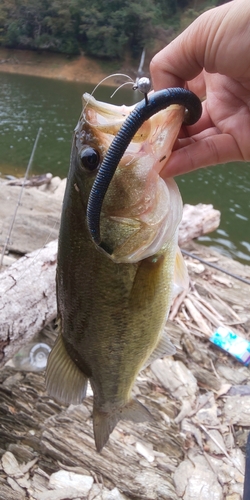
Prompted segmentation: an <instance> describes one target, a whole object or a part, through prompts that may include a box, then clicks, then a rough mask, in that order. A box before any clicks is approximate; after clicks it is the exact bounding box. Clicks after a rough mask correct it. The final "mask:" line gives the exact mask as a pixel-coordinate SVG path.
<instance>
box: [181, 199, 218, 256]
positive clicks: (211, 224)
mask: <svg viewBox="0 0 250 500" xmlns="http://www.w3.org/2000/svg"><path fill="white" fill-rule="evenodd" d="M219 225H220V212H219V210H215V209H214V207H213V205H203V203H199V204H198V205H188V204H185V205H184V207H183V216H182V221H181V224H180V228H179V239H178V242H179V246H180V247H181V246H183V245H186V244H187V243H188V241H190V240H193V239H195V238H199V236H202V235H203V234H207V233H212V231H215V229H217V227H219Z"/></svg>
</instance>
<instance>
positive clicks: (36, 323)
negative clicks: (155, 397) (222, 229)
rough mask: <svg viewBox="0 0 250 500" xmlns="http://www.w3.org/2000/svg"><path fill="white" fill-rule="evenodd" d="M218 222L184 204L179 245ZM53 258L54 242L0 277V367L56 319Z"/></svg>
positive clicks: (207, 210)
mask: <svg viewBox="0 0 250 500" xmlns="http://www.w3.org/2000/svg"><path fill="white" fill-rule="evenodd" d="M186 207H187V208H186ZM219 221H220V212H219V211H218V210H214V209H213V207H212V205H202V204H199V205H197V206H196V207H191V205H185V207H184V212H183V220H182V223H181V225H180V242H181V245H184V244H186V243H187V242H188V241H190V240H191V239H193V238H194V237H197V236H199V235H200V234H205V232H208V231H211V230H214V229H216V227H218V225H219ZM197 228H198V229H197ZM56 259H57V240H55V241H52V242H50V243H48V244H47V245H45V246H44V247H43V248H40V249H38V250H35V251H34V252H32V253H29V254H27V255H25V256H24V257H22V258H21V259H19V260H17V261H16V262H15V263H14V264H12V265H11V266H10V267H8V268H7V269H6V270H5V271H4V272H3V273H2V274H1V275H0V367H1V366H2V365H4V364H5V363H6V362H7V361H8V360H9V359H10V358H11V357H13V355H14V354H15V353H16V352H17V351H18V350H19V348H20V347H21V346H22V345H23V344H24V343H26V342H28V341H29V340H31V339H32V338H33V336H34V335H35V334H37V333H39V331H41V330H42V328H44V327H45V326H46V325H47V324H49V323H50V322H51V321H52V320H53V319H54V318H55V317H56V294H55V271H56Z"/></svg>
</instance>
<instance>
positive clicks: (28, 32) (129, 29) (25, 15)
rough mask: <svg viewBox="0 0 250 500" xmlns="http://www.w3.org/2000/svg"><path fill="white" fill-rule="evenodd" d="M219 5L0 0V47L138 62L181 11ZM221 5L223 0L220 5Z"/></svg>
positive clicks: (174, 0) (163, 0) (171, 0)
mask: <svg viewBox="0 0 250 500" xmlns="http://www.w3.org/2000/svg"><path fill="white" fill-rule="evenodd" d="M219 1H220V0H207V2H204V0H143V1H140V0H1V5H0V45H1V46H4V47H10V48H20V49H32V50H48V51H53V52H62V53H65V54H69V55H70V54H79V53H81V52H84V53H85V54H87V55H90V56H95V57H100V58H108V59H114V58H116V59H117V58H123V57H124V55H125V54H127V53H129V54H130V55H132V56H134V57H136V56H138V55H139V54H140V53H141V50H142V48H143V47H145V46H149V45H150V44H151V43H153V40H154V37H155V34H156V31H157V29H158V28H159V26H160V27H161V28H163V29H167V28H168V27H169V26H171V23H174V24H175V25H176V23H177V25H178V16H179V13H180V12H181V10H182V9H183V8H186V7H188V6H190V7H191V8H192V7H193V5H194V4H195V8H196V7H197V4H201V3H203V4H204V3H205V5H206V4H208V6H209V5H210V6H211V5H217V4H218V3H219ZM222 1H223V0H221V3H222Z"/></svg>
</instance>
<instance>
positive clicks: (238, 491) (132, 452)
mask: <svg viewBox="0 0 250 500" xmlns="http://www.w3.org/2000/svg"><path fill="white" fill-rule="evenodd" d="M64 187H65V181H60V180H59V179H54V180H53V182H52V185H51V186H50V189H51V194H50V200H51V202H50V205H51V207H52V205H53V203H54V204H55V206H56V204H57V203H61V197H62V193H63V190H64ZM46 189H47V187H46V184H45V185H43V186H41V187H39V190H38V191H41V190H46ZM60 190H61V192H60ZM40 195H41V196H40V198H41V199H42V198H43V199H45V198H46V199H47V197H45V196H42V193H40ZM40 198H39V199H40ZM56 200H57V201H56ZM47 204H48V203H47ZM53 206H54V205H53ZM24 208H25V207H24ZM52 208H53V207H52ZM37 209H38V210H39V206H38V207H37ZM27 216H28V214H27ZM48 219H49V218H48ZM54 224H55V221H54V220H53V217H52V221H51V226H52V228H53V227H54ZM23 227H24V226H23ZM57 230H58V229H57ZM184 249H185V250H186V251H187V252H191V253H192V254H193V255H195V256H196V257H197V259H195V258H193V257H192V258H191V257H189V256H186V257H185V260H186V264H187V266H188V270H189V274H190V287H189V290H188V291H186V292H183V293H182V294H181V295H179V296H178V297H177V298H176V299H175V301H174V302H173V305H172V308H171V312H170V316H169V321H168V323H167V325H166V328H167V330H168V334H169V336H170V337H171V339H172V341H173V342H174V344H175V345H176V348H177V352H176V355H175V356H173V357H165V358H163V359H161V360H157V361H155V362H154V363H153V364H152V365H151V367H150V368H148V369H146V370H144V371H143V372H141V373H140V375H139V377H138V379H137V382H136V386H135V387H134V395H135V396H136V397H137V398H138V399H139V400H140V401H141V402H142V403H143V404H145V405H146V406H147V407H148V408H149V410H150V411H151V412H152V414H153V416H154V418H155V421H154V422H153V423H143V424H136V425H135V424H132V423H130V422H120V423H119V424H118V425H117V427H116V429H115V430H114V431H113V433H112V435H111V438H110V441H109V444H108V445H107V446H106V447H105V448H104V450H103V451H102V453H101V454H98V453H97V452H96V451H95V447H94V441H93V430H92V393H91V390H89V391H88V397H87V399H86V401H85V402H84V404H82V405H80V406H70V407H68V408H65V407H62V406H59V405H58V404H56V403H55V402H54V401H52V400H51V399H49V398H48V396H47V395H46V392H45V385H44V371H31V370H34V367H33V368H32V359H31V358H32V356H33V355H34V349H33V348H34V345H36V346H37V345H38V344H46V345H48V346H49V347H50V346H51V345H52V344H53V341H54V338H55V332H54V323H52V324H51V325H50V326H49V327H48V328H46V329H45V330H44V331H43V332H41V333H39V335H38V337H37V338H36V339H35V340H34V343H33V344H29V345H26V346H25V351H22V352H21V353H19V356H16V357H15V358H14V359H13V360H12V361H11V363H10V364H9V365H8V366H5V368H4V369H3V370H2V371H1V372H0V382H1V385H0V422H1V433H0V454H1V462H0V485H1V487H0V500H17V499H18V500H20V499H21V500H22V499H26V498H27V499H31V500H47V499H48V500H67V499H75V500H77V499H78V500H83V499H89V500H94V499H96V500H126V499H132V498H133V499H138V500H139V499H144V500H157V499H159V500H181V499H182V500H224V499H226V500H242V494H243V483H244V468H245V451H246V440H247V435H248V432H249V430H250V372H249V368H248V367H247V366H244V365H243V364H242V363H240V362H239V360H237V358H236V357H233V356H231V355H229V354H228V353H227V352H226V351H225V350H221V349H219V348H218V347H216V346H215V345H214V344H213V343H212V342H211V341H210V337H211V335H212V334H213V333H214V332H215V331H216V330H217V329H218V328H219V327H226V328H227V329H229V330H232V331H233V332H235V333H237V334H238V335H239V336H240V337H241V338H244V339H249V340H250V316H249V305H250V298H249V297H250V293H249V292H250V289H249V284H247V283H243V282H241V281H239V280H238V279H236V278H234V277H232V276H229V275H227V274H225V273H224V272H222V271H219V270H218V269H215V268H213V267H211V266H210V265H209V264H212V265H217V266H218V267H221V268H222V269H224V270H226V271H228V272H233V273H234V274H236V275H239V276H241V277H243V278H244V279H245V280H247V281H250V267H248V266H244V265H242V264H240V263H237V262H235V261H233V260H231V259H228V258H226V257H224V256H222V255H220V254H218V253H217V252H214V251H212V250H210V249H209V248H206V247H203V246H201V245H198V244H197V243H195V242H190V243H189V244H188V245H186V246H185V247H184ZM12 258H14V257H13V256H12ZM199 258H201V259H203V260H205V261H206V262H207V264H204V263H202V262H200V261H199V260H198V259H199ZM32 349H33V350H32ZM43 353H44V351H43ZM40 354H41V353H40ZM25 356H26V358H28V360H29V362H28V363H26V364H25V363H23V364H22V359H23V358H24V357H25ZM39 359H41V358H39Z"/></svg>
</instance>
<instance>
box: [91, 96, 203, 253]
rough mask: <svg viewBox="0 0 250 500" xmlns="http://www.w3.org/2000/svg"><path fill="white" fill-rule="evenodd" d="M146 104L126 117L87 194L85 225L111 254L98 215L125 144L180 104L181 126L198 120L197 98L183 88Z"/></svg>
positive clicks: (93, 238)
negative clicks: (147, 123) (182, 112)
mask: <svg viewBox="0 0 250 500" xmlns="http://www.w3.org/2000/svg"><path fill="white" fill-rule="evenodd" d="M147 99H148V102H147V104H145V100H144V99H143V100H142V101H140V102H139V103H138V104H137V105H136V106H135V108H134V109H133V111H132V112H131V113H130V115H129V116H128V117H127V118H126V120H125V121H124V123H123V125H122V126H121V128H120V130H119V131H118V133H117V135H116V136H115V138H114V139H113V141H112V143H111V144H110V146H109V149H108V151H107V153H106V155H105V157H104V159H103V162H102V164H101V166H100V169H99V171H98V173H97V176H96V178H95V181H94V183H93V186H92V189H91V191H90V195H89V199H88V205H87V226H88V229H89V232H90V235H91V238H92V240H93V242H94V243H95V244H96V245H98V246H99V247H100V248H102V249H103V250H105V251H106V252H107V253H109V254H110V255H111V254H112V253H113V250H112V249H110V248H107V246H106V245H105V243H104V242H102V241H101V236H100V216H101V209H102V204H103V200H104V197H105V194H106V192H107V190H108V187H109V185H110V182H111V180H112V177H113V175H114V173H115V171H116V168H117V166H118V164H119V162H120V160H121V158H122V156H123V155H124V153H125V151H126V149H127V147H128V145H129V144H130V142H131V140H132V139H133V137H134V135H135V134H136V132H137V131H138V130H139V128H140V127H141V126H142V125H143V123H144V122H145V121H146V120H148V119H149V118H151V116H153V115H155V114H156V113H158V112H159V111H161V110H163V109H165V108H167V107H168V106H171V105H173V104H179V105H180V106H184V107H185V108H186V113H185V118H184V122H183V123H184V124H185V125H193V124H194V123H196V122H197V121H198V120H199V118H200V117H201V113H202V106H201V101H200V99H199V98H198V97H197V96H196V95H195V94H194V93H193V92H191V91H189V90H187V89H183V88H181V87H180V88H179V87H176V88H169V89H163V90H159V91H158V92H154V93H153V94H151V95H150V96H147Z"/></svg>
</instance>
